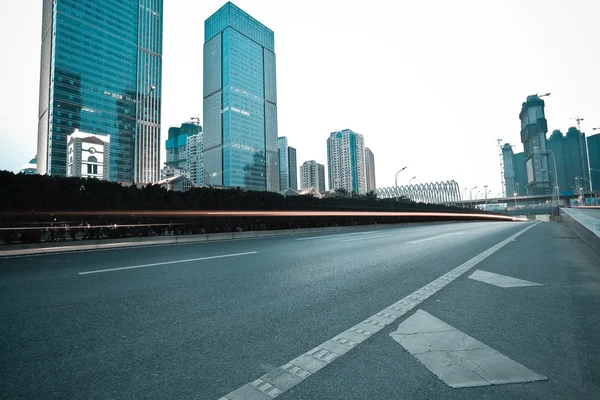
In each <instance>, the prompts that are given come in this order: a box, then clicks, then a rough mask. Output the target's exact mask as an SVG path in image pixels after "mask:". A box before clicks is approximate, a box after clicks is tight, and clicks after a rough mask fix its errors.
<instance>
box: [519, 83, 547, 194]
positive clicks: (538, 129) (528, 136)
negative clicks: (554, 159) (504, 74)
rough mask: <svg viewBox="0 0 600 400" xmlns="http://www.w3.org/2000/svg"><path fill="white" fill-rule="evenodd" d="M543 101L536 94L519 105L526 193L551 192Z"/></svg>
mask: <svg viewBox="0 0 600 400" xmlns="http://www.w3.org/2000/svg"><path fill="white" fill-rule="evenodd" d="M544 107H545V103H544V100H542V99H541V98H540V97H539V96H538V95H531V96H527V100H526V101H525V102H524V103H523V104H522V106H521V112H520V113H519V119H520V120H521V143H523V148H524V150H525V166H526V171H527V194H529V195H534V194H547V193H550V192H551V182H550V175H549V171H548V165H549V164H548V153H547V151H546V133H547V132H548V122H547V121H546V116H545V114H544Z"/></svg>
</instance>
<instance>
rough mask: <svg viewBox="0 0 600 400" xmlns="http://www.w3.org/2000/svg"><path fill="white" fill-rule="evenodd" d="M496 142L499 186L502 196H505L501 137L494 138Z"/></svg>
mask: <svg viewBox="0 0 600 400" xmlns="http://www.w3.org/2000/svg"><path fill="white" fill-rule="evenodd" d="M496 141H497V142H498V151H499V152H500V153H499V156H500V185H501V186H500V187H501V188H502V197H506V183H505V182H504V156H502V139H500V138H496Z"/></svg>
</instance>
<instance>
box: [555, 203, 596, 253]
mask: <svg viewBox="0 0 600 400" xmlns="http://www.w3.org/2000/svg"><path fill="white" fill-rule="evenodd" d="M560 217H561V219H562V222H563V223H564V224H565V225H566V226H568V227H569V228H570V229H571V230H572V231H573V232H575V234H576V235H577V236H579V237H580V238H581V239H582V240H583V241H584V242H586V243H587V244H588V245H589V246H590V247H591V248H592V250H594V251H595V252H596V254H598V255H599V256H600V236H598V235H596V234H595V233H594V232H592V231H591V230H589V229H588V228H586V227H585V226H584V225H583V224H582V223H581V222H579V221H577V220H576V219H575V218H573V217H572V216H571V215H569V214H568V213H567V212H565V210H564V209H562V208H561V209H560Z"/></svg>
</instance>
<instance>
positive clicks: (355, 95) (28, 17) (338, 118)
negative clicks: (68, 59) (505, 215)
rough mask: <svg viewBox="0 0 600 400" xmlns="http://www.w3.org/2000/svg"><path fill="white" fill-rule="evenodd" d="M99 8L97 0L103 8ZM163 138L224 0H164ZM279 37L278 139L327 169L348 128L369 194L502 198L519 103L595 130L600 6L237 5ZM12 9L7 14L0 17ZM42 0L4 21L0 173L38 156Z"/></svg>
mask: <svg viewBox="0 0 600 400" xmlns="http://www.w3.org/2000/svg"><path fill="white" fill-rule="evenodd" d="M98 1H100V0H98ZM164 3H165V5H164V9H165V12H164V32H163V34H164V49H163V50H164V52H163V60H164V61H163V114H162V121H163V132H162V139H161V147H163V151H162V155H161V163H162V162H164V160H165V156H164V140H166V136H167V129H168V127H169V126H173V125H178V124H180V123H181V122H183V121H185V120H188V119H189V117H191V116H196V115H200V116H202V47H203V43H204V20H205V19H206V18H208V17H209V16H210V15H211V14H212V13H213V12H214V11H216V10H217V9H218V8H219V7H221V6H222V5H223V4H224V3H225V1H224V0H202V1H190V0H165V2H164ZM234 3H235V4H236V5H238V6H239V7H240V8H242V9H243V10H245V11H246V12H248V13H249V14H250V15H252V16H253V17H255V18H256V19H258V20H259V21H260V22H262V23H263V24H265V25H266V26H268V27H269V28H271V29H272V30H273V31H274V32H275V53H276V55H277V73H278V76H277V85H278V112H279V114H278V116H279V135H280V136H287V137H288V138H289V142H290V146H293V147H296V148H297V150H298V166H300V164H302V163H303V162H304V161H306V160H310V159H315V160H317V161H318V162H320V163H323V164H325V166H327V162H326V154H327V150H326V139H327V137H328V135H329V133H330V132H332V131H336V130H340V129H344V128H350V129H353V130H354V131H356V132H358V133H361V134H363V135H364V136H365V143H366V145H367V146H368V147H369V148H370V149H371V150H372V151H373V153H374V154H375V168H376V175H377V186H378V187H382V186H392V185H393V184H394V174H395V172H396V171H397V170H398V169H400V168H401V167H404V166H408V168H407V169H406V170H405V171H404V172H402V173H401V175H400V176H401V179H400V180H399V184H406V183H408V180H409V179H410V178H412V177H413V176H416V177H417V178H416V179H415V180H414V181H413V183H419V182H421V183H423V182H432V181H442V180H450V179H455V180H456V181H458V183H459V185H460V186H461V189H462V188H464V187H469V188H470V187H473V186H475V185H478V186H479V187H482V186H483V185H486V184H487V185H489V188H490V189H491V190H492V193H491V196H495V194H496V193H498V192H500V190H501V188H500V168H499V158H498V149H497V147H496V140H495V139H496V138H498V137H499V138H502V139H504V141H508V142H510V143H511V144H516V145H517V148H516V151H521V150H522V145H521V144H520V140H519V129H520V125H519V119H518V114H519V111H520V107H521V103H522V102H523V101H524V100H525V98H526V96H527V95H529V94H533V93H536V92H539V93H540V94H541V93H546V92H552V95H551V96H550V97H549V98H547V99H546V116H547V118H548V125H549V129H550V131H552V130H553V129H561V130H562V131H563V132H565V131H566V129H567V128H568V127H569V126H572V125H574V124H575V122H574V121H572V120H570V117H575V116H577V115H580V116H582V117H585V120H584V122H583V124H582V129H583V130H584V131H586V132H591V128H592V127H596V126H600V115H599V114H600V79H599V72H600V55H599V52H600V45H599V43H598V41H599V38H600V28H599V26H600V22H599V17H600V1H598V0H589V1H586V0H564V1H560V0H504V1H495V2H492V1H482V0H453V1H448V0H428V1H425V0H423V1H416V0H413V1H408V0H401V1H392V0H389V1H387V0H386V1H384V0H371V1H360V2H359V1H356V2H352V1H347V0H319V1H317V0H305V1H302V2H291V1H282V0H238V1H235V2H234ZM7 11H8V12H7ZM41 14H42V0H21V1H14V2H10V5H9V6H8V10H7V9H6V7H5V10H4V12H3V13H1V14H0V38H1V39H0V43H1V44H2V46H1V48H0V51H1V52H2V54H3V55H4V56H3V57H2V62H1V63H0V87H1V88H2V94H3V96H1V97H0V170H3V169H7V170H12V171H18V170H19V168H20V166H21V164H23V163H26V162H27V161H29V159H30V158H32V157H33V155H34V154H35V152H36V141H37V111H38V84H39V59H40V32H41Z"/></svg>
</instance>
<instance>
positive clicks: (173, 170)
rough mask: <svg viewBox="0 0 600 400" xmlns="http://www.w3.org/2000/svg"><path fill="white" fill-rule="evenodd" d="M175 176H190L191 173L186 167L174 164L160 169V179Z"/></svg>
mask: <svg viewBox="0 0 600 400" xmlns="http://www.w3.org/2000/svg"><path fill="white" fill-rule="evenodd" d="M175 176H185V177H186V178H190V173H189V171H188V170H187V169H185V168H178V167H174V166H172V165H165V166H164V167H163V169H161V170H160V179H161V180H162V179H168V178H173V177H175Z"/></svg>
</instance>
